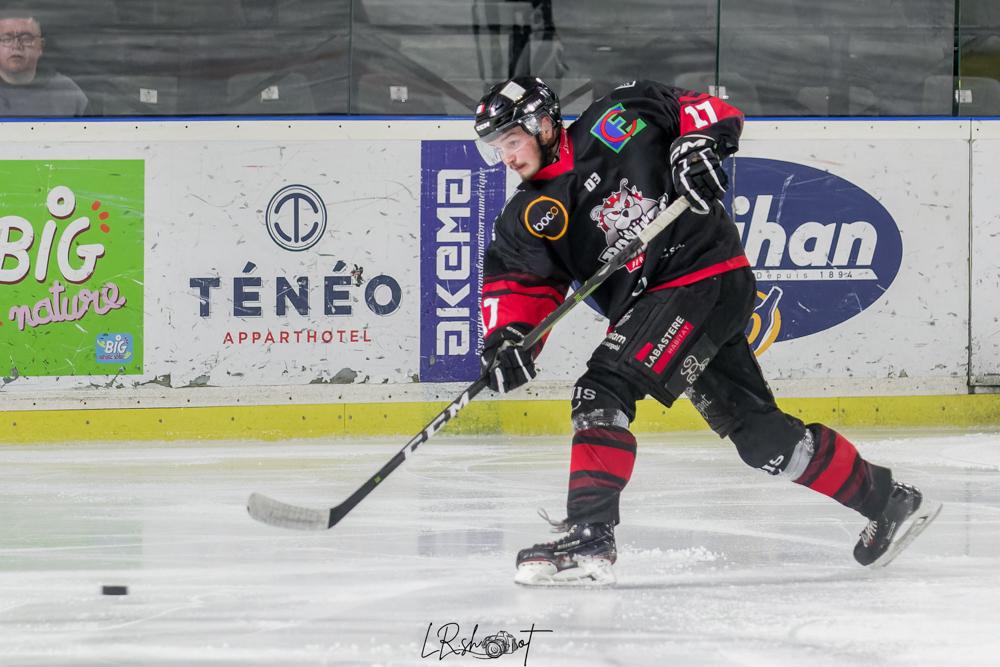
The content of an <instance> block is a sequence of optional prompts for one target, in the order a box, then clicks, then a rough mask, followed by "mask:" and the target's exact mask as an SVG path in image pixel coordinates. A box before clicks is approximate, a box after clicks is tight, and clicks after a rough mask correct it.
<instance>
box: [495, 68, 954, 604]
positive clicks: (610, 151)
mask: <svg viewBox="0 0 1000 667" xmlns="http://www.w3.org/2000/svg"><path fill="white" fill-rule="evenodd" d="M742 128H743V114H742V113H741V112H740V111H739V110H738V109H736V108H734V107H732V106H730V105H729V104H727V103H726V102H724V101H722V100H721V99H718V98H716V97H713V96H711V95H706V94H700V93H696V92H691V91H686V90H681V89H677V88H672V87H669V86H665V85H661V84H659V83H656V82H652V81H632V82H630V83H626V84H624V85H621V86H619V87H618V88H617V89H615V90H614V91H613V92H612V93H611V94H610V95H608V96H606V97H604V98H601V99H599V100H597V101H596V102H594V103H593V104H592V105H590V106H589V107H588V108H587V110H586V111H584V112H583V114H582V115H581V116H580V117H579V119H578V120H577V121H576V122H574V123H573V124H572V125H571V126H570V127H569V128H568V129H565V128H564V127H563V125H562V122H561V114H560V109H559V100H558V99H557V97H556V95H555V94H554V93H553V91H552V90H551V89H550V88H549V87H548V86H547V85H546V84H545V83H544V82H543V81H541V80H540V79H537V78H532V77H518V78H514V79H512V80H509V81H506V82H503V83H500V84H497V85H496V86H494V87H492V88H491V89H490V90H489V92H488V93H487V94H486V95H485V96H484V97H483V98H482V100H481V102H480V104H479V106H478V107H477V109H476V119H475V129H476V133H477V134H478V135H479V142H478V144H479V146H480V149H481V151H482V152H483V155H484V158H485V159H486V160H487V161H488V162H489V163H491V164H497V163H498V162H500V161H502V162H504V163H505V164H506V166H507V167H508V168H510V169H512V170H514V171H515V172H517V173H518V175H519V176H520V177H521V179H522V183H521V185H520V186H519V188H518V190H517V192H516V193H515V194H514V195H513V197H511V199H510V200H509V201H508V202H507V204H506V206H505V207H504V210H503V212H502V213H501V214H500V216H499V218H498V220H497V221H496V225H495V232H494V239H493V241H492V243H491V244H490V246H489V248H488V251H487V253H486V259H485V266H484V274H485V275H484V283H483V289H482V301H481V306H482V316H483V322H484V324H485V327H486V328H485V347H484V350H483V354H482V363H483V369H484V372H486V373H488V378H489V382H490V387H491V388H492V389H494V390H496V391H499V392H508V391H511V390H513V389H515V388H517V387H519V386H521V385H523V384H524V383H526V382H528V381H529V380H530V379H532V378H533V377H534V376H535V374H536V372H535V364H534V360H535V357H536V356H537V355H538V353H539V350H540V348H541V344H539V345H537V346H536V347H535V348H534V349H531V350H525V349H522V348H521V347H520V345H519V342H520V341H521V340H523V338H524V335H525V334H526V333H527V332H528V331H530V330H531V329H532V328H533V327H534V326H535V325H537V324H538V323H539V322H540V321H541V320H542V319H543V318H544V317H545V316H546V315H548V314H549V313H550V312H552V310H553V309H555V308H556V307H557V306H558V305H559V304H560V303H561V302H562V301H563V300H564V298H565V296H566V293H567V290H568V289H569V287H570V285H571V283H572V282H573V281H579V282H583V281H585V280H586V279H587V278H589V277H590V276H591V275H593V274H594V273H595V272H596V271H597V269H598V268H599V267H600V266H601V264H602V263H604V262H605V261H607V260H608V258H609V257H611V256H613V255H614V254H615V252H616V251H617V250H618V249H620V248H621V247H622V246H623V245H625V244H626V243H627V242H628V240H630V239H631V238H633V237H634V235H635V234H637V232H638V230H640V229H642V228H643V227H644V226H645V225H646V224H647V223H648V221H649V220H651V219H652V216H655V215H656V214H657V213H658V211H659V210H660V208H661V207H662V206H663V202H664V201H672V200H673V199H675V198H676V197H686V198H687V199H688V200H689V201H690V204H691V209H690V210H689V211H687V212H685V213H684V214H682V215H681V216H680V217H679V218H678V219H677V220H676V221H675V222H674V223H673V224H672V225H671V226H670V227H668V228H667V229H666V230H664V231H663V232H661V233H660V234H659V236H657V237H656V238H655V239H654V240H653V241H652V242H651V243H650V244H649V246H648V247H647V248H646V251H645V253H644V254H642V255H640V256H638V257H636V258H635V259H634V260H632V261H630V262H629V263H628V264H627V265H626V267H624V268H623V269H620V270H619V271H617V272H616V273H615V274H613V275H612V276H610V277H609V278H608V279H607V280H606V281H605V282H604V283H603V284H602V285H601V286H600V287H599V288H598V289H597V290H596V291H595V292H594V293H593V295H592V297H593V300H594V301H595V302H596V304H597V305H598V306H599V307H600V308H601V310H602V311H603V313H604V314H605V315H606V316H607V318H608V319H609V321H610V323H611V327H610V329H609V332H608V335H607V337H606V338H605V339H604V340H603V341H602V342H601V343H600V344H599V345H598V346H597V349H595V350H594V351H593V353H592V354H591V356H590V359H589V361H588V362H587V371H586V372H585V373H584V374H583V376H582V377H580V378H579V380H578V381H577V383H576V386H575V387H574V390H573V396H572V426H573V431H574V434H573V441H572V451H571V454H570V474H569V490H568V499H567V507H566V510H567V518H566V519H565V520H564V521H562V522H559V523H555V522H553V523H554V525H555V526H556V527H557V532H565V533H566V534H565V536H564V537H562V538H561V539H558V540H556V541H554V542H549V543H546V544H536V545H535V546H533V547H530V548H527V549H523V550H521V552H520V553H518V555H517V574H516V576H515V581H517V582H518V583H522V584H559V583H570V582H584V583H591V584H593V583H612V582H613V581H614V574H613V572H612V568H611V566H612V565H613V564H614V562H615V559H616V549H615V538H614V527H615V525H617V524H618V522H619V507H618V506H619V498H620V496H621V492H622V490H623V489H624V488H625V485H626V484H627V483H628V481H629V478H630V477H631V475H632V467H633V464H634V462H635V453H636V440H635V437H633V435H632V433H631V432H630V431H629V425H630V424H631V422H632V421H633V419H635V410H636V401H637V400H639V399H641V398H643V397H644V396H646V395H649V396H651V397H653V398H655V399H656V400H658V401H659V402H661V403H663V404H664V405H666V406H670V405H671V404H672V403H673V402H674V401H675V400H676V399H677V398H678V397H679V396H680V395H681V394H683V393H685V392H686V393H687V394H688V396H689V397H690V399H691V401H692V403H693V404H694V406H695V407H696V408H697V409H698V411H699V412H700V413H701V415H702V417H704V419H705V421H706V422H707V423H708V425H709V426H710V427H711V428H712V430H714V431H715V432H716V433H717V434H719V436H720V437H728V438H729V439H730V440H731V441H732V442H733V444H734V445H735V446H736V449H737V452H738V453H739V455H740V457H741V458H742V459H743V461H745V462H746V463H747V464H748V465H750V466H752V467H754V468H759V469H760V470H763V471H765V472H767V473H769V474H771V475H781V476H783V477H785V478H787V479H789V480H791V481H793V482H795V483H797V484H801V485H803V486H807V487H809V488H811V489H813V490H814V491H817V492H819V493H822V494H824V495H827V496H829V497H831V498H833V499H834V500H836V501H838V502H840V503H841V504H843V505H845V506H847V507H849V508H851V509H853V510H855V511H857V512H859V513H861V514H862V515H864V516H865V517H867V518H868V520H869V521H868V524H867V526H866V527H865V528H864V530H863V531H862V532H861V536H860V538H859V540H858V542H857V545H856V546H855V547H854V557H855V558H856V559H857V561H858V562H859V563H861V564H862V565H872V564H874V563H880V564H882V563H887V562H888V561H889V560H890V559H891V558H893V557H894V556H895V554H896V553H898V551H899V550H900V549H901V548H902V547H903V546H905V544H906V543H908V542H909V541H910V540H911V539H913V538H914V537H915V536H916V535H917V534H918V533H919V532H920V531H921V530H922V529H923V528H924V527H925V526H926V525H927V524H928V523H929V522H930V521H931V520H933V518H934V517H935V516H936V514H937V512H938V511H939V509H940V504H938V503H935V502H931V501H929V500H928V499H926V498H924V497H923V495H922V494H921V492H920V491H919V490H918V489H916V488H915V487H913V486H910V485H907V484H902V483H900V482H897V481H895V480H894V479H893V477H892V473H891V472H890V470H889V469H888V468H884V467H881V466H877V465H874V464H872V463H869V462H868V461H866V460H865V459H864V458H862V457H861V455H860V454H859V453H858V451H857V450H856V449H855V447H854V445H853V444H851V442H850V441H849V440H847V439H846V438H845V437H844V436H842V435H840V434H839V433H837V432H835V431H834V430H832V429H831V428H829V427H827V426H824V425H823V424H819V423H813V424H805V423H803V422H802V421H800V420H799V419H796V418H795V417H793V416H791V415H788V414H785V413H784V412H782V411H781V410H780V409H779V408H778V406H777V404H776V403H775V399H774V395H773V394H772V393H771V390H770V388H769V387H768V385H767V383H766V382H765V380H764V378H763V376H762V374H761V370H760V367H759V366H758V365H757V362H756V359H755V358H754V355H753V352H752V351H751V349H750V346H749V343H748V342H747V339H746V337H745V335H744V331H745V329H746V325H747V322H748V321H749V318H750V316H751V314H752V312H753V308H754V300H755V295H756V286H755V281H754V275H753V273H752V271H751V270H750V268H749V262H748V260H747V258H746V255H745V254H744V252H743V248H742V246H741V243H740V236H739V234H738V231H737V229H736V226H735V225H734V224H733V222H732V220H731V219H730V218H729V216H728V215H727V213H726V211H725V209H724V207H723V205H722V203H721V202H720V198H721V197H722V196H723V194H724V192H725V190H726V186H727V184H728V179H727V176H726V173H725V171H724V169H723V167H722V161H723V160H724V159H725V158H727V157H729V156H730V155H733V154H734V153H735V152H736V151H737V149H738V147H739V138H740V133H741V131H742Z"/></svg>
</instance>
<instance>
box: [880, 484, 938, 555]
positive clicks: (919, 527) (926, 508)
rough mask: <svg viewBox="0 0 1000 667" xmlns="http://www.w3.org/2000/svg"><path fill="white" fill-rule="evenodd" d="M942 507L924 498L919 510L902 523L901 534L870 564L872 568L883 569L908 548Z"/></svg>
mask: <svg viewBox="0 0 1000 667" xmlns="http://www.w3.org/2000/svg"><path fill="white" fill-rule="evenodd" d="M942 507H943V505H942V504H941V503H939V502H937V501H934V500H928V499H927V497H924V499H923V502H921V504H920V509H918V510H917V511H916V512H914V513H913V514H912V515H911V516H909V517H908V518H907V519H906V521H905V522H904V523H903V532H902V534H901V535H900V536H899V537H897V538H896V539H895V540H893V541H892V544H890V545H889V548H888V549H886V550H885V553H884V554H882V557H881V558H879V559H878V560H877V561H875V562H874V563H872V567H885V566H886V565H888V564H889V563H891V562H892V561H893V559H894V558H896V556H898V555H899V554H900V552H902V551H903V549H905V548H906V547H907V546H909V544H910V542H912V541H913V540H914V539H916V537H917V535H919V534H920V533H922V532H924V529H925V528H927V526H929V525H930V524H931V522H932V521H934V519H936V518H937V515H938V514H940V513H941V508H942Z"/></svg>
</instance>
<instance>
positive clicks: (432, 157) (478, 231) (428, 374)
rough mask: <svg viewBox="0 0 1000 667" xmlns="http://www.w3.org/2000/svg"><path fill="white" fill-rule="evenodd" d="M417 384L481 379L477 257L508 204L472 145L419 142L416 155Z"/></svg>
mask: <svg viewBox="0 0 1000 667" xmlns="http://www.w3.org/2000/svg"><path fill="white" fill-rule="evenodd" d="M420 172H421V173H420V183H421V186H420V257H421V261H420V381H421V382H460V381H461V382H464V381H470V380H473V379H475V378H476V377H478V375H479V351H480V349H481V346H482V323H481V322H480V317H479V294H480V292H481V291H482V281H483V257H484V255H485V249H486V246H487V245H488V244H489V241H490V238H491V236H492V233H493V221H494V219H495V218H496V216H497V215H498V214H499V213H500V210H501V208H502V207H503V204H504V202H505V201H506V199H507V195H506V191H505V182H506V180H505V174H504V166H503V165H502V164H501V165H496V166H494V167H487V166H486V164H485V163H484V162H483V160H482V158H481V157H480V156H479V151H478V150H477V149H476V145H475V142H473V141H425V142H422V145H421V155H420Z"/></svg>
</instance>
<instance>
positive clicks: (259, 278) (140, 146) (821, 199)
mask: <svg viewBox="0 0 1000 667" xmlns="http://www.w3.org/2000/svg"><path fill="white" fill-rule="evenodd" d="M468 134H469V128H468V127H467V123H466V122H458V121H446V120H437V121H435V120H432V121H425V120H420V121H418V120H398V119H392V120H346V119H323V120H316V119H301V120H289V121H283V120H282V121H277V120H273V119H272V120H247V119H223V120H212V121H194V120H174V121H169V122H159V121H134V122H128V121H122V122H96V123H95V122H88V121H80V122H66V123H32V122H30V121H29V122H5V123H0V136H2V138H3V142H2V144H0V146H2V147H0V170H2V173H3V176H4V183H5V185H4V188H3V189H2V190H3V192H0V248H2V249H3V250H2V251H3V253H4V261H3V264H2V266H0V285H2V290H3V293H4V295H5V298H4V299H3V301H2V303H0V305H2V309H0V323H2V324H0V353H2V356H3V358H4V361H5V362H7V361H8V357H9V363H5V366H7V367H8V368H9V370H8V368H4V377H3V378H2V379H0V383H2V389H0V408H2V409H4V410H7V411H9V412H8V416H9V415H14V416H16V417H17V421H18V422H19V424H20V426H14V425H12V424H13V421H14V420H13V419H11V420H7V419H6V417H5V421H8V422H10V423H6V424H4V425H3V426H2V429H0V440H15V441H24V440H32V439H45V437H46V436H44V435H43V434H42V433H41V432H39V431H38V429H36V427H35V424H34V423H35V422H36V421H37V425H38V427H39V428H42V427H41V425H42V424H45V427H44V428H42V430H44V431H45V432H47V433H49V435H50V436H51V437H57V438H60V439H61V437H77V434H80V433H86V432H88V428H89V427H91V426H93V427H94V431H95V437H102V434H103V437H113V436H112V435H111V434H112V433H116V432H118V431H119V430H120V431H121V432H122V433H130V434H131V435H130V437H134V434H135V433H136V432H137V431H140V432H144V433H145V432H149V434H150V435H149V437H180V436H179V434H180V433H181V432H184V436H183V437H194V436H193V435H192V433H191V431H193V432H195V433H202V432H206V431H205V429H208V430H209V431H212V430H213V429H214V431H215V432H220V435H218V436H217V437H225V436H226V434H229V435H233V436H237V435H239V436H241V437H242V436H243V435H245V434H247V433H260V434H262V436H264V437H267V434H270V433H274V435H273V436H272V437H287V436H289V435H312V434H315V435H323V434H329V433H351V434H358V433H361V434H364V433H372V434H375V433H391V432H396V431H398V430H402V431H407V430H412V428H413V426H412V425H413V424H416V425H417V427H419V426H421V425H422V424H420V423H418V422H420V421H421V420H424V419H426V418H429V417H430V416H433V414H434V413H435V412H436V411H437V409H439V407H438V406H439V405H440V404H442V403H443V402H447V401H448V400H450V399H451V398H452V397H453V396H454V395H455V394H456V393H457V392H458V391H460V390H461V388H462V387H463V386H464V385H466V384H468V383H469V382H471V381H472V380H473V379H474V378H475V376H476V374H477V372H478V361H477V359H478V347H479V345H481V324H480V322H479V317H478V304H477V294H478V291H479V287H480V286H481V267H482V257H483V252H484V248H485V246H486V244H487V243H488V240H489V238H490V234H491V230H492V222H493V219H494V218H495V216H496V214H497V213H498V212H499V210H500V208H501V207H502V205H503V203H504V201H505V200H506V197H507V196H508V195H509V193H510V192H511V191H512V189H513V187H514V186H515V185H516V183H515V181H514V180H512V179H511V178H510V177H509V176H507V175H506V174H505V173H504V172H503V171H502V170H500V169H496V168H488V167H486V165H485V164H484V163H483V162H482V161H481V160H480V158H479V157H478V153H477V152H476V150H475V147H474V144H472V143H471V142H469V141H468V140H467V139H468ZM998 142H1000V123H998V122H988V121H972V120H965V121H962V120H922V121H913V120H888V121H878V122H873V121H860V120H838V121H833V120H829V121H767V120H757V121H750V122H748V127H747V130H746V133H745V134H744V141H743V144H742V149H741V151H740V153H739V156H738V157H737V158H736V159H735V160H734V161H731V162H730V163H729V165H728V168H729V170H730V176H731V181H732V184H733V185H732V188H731V190H730V193H729V195H728V197H727V201H726V203H727V206H728V208H729V210H730V211H731V213H732V214H733V217H734V220H735V221H736V223H737V226H738V228H739V229H740V232H741V234H742V236H743V241H744V246H745V248H746V250H747V254H748V256H749V258H750V260H751V264H752V266H753V268H754V270H755V272H756V274H757V277H758V284H759V294H758V304H757V305H758V308H757V311H756V312H755V316H754V319H753V322H752V323H751V326H750V327H749V328H748V330H747V335H748V338H749V339H750V340H751V343H752V344H753V346H754V349H755V351H756V352H757V354H758V356H759V358H760V361H761V363H762V365H763V367H764V370H765V373H766V375H767V376H768V378H769V380H771V381H772V383H773V386H774V388H775V390H776V391H777V393H779V395H781V396H788V397H796V398H799V399H802V401H803V402H802V404H801V405H802V407H803V409H804V410H805V411H807V412H811V413H812V414H815V413H816V412H817V411H820V412H821V413H822V414H826V413H828V412H829V413H838V412H839V415H840V418H842V419H844V420H848V421H850V420H852V419H858V420H861V421H863V422H864V423H883V422H885V423H913V424H920V423H925V421H921V420H932V421H931V422H926V423H1000V408H997V403H996V402H995V401H994V400H993V398H992V397H989V396H974V397H970V396H968V394H969V393H970V388H975V387H979V386H985V387H988V386H990V385H997V384H1000V335H998V333H997V332H998V331H1000V298H998V295H1000V278H998V276H1000V259H998V258H1000V203H997V201H996V198H995V196H994V189H995V186H994V184H995V183H997V182H998V181H1000V165H997V163H996V161H995V159H993V156H995V155H996V149H997V148H998V146H997V144H998ZM598 187H601V188H604V189H606V190H607V195H608V196H609V197H610V195H612V194H613V193H615V192H616V191H620V190H621V188H623V187H626V185H625V184H621V183H602V184H600V185H599V186H598ZM596 215H597V214H596V213H595V219H594V224H598V220H597V219H596ZM606 326H607V323H606V321H605V320H604V319H603V318H602V317H601V316H600V315H599V314H598V313H597V312H595V311H594V310H592V309H590V308H589V307H584V306H581V307H579V308H577V309H576V310H575V311H574V312H573V313H572V315H571V316H570V317H569V318H568V320H567V321H566V322H563V323H561V324H560V325H559V327H557V329H556V330H555V332H554V333H553V335H552V337H551V338H550V341H549V343H548V345H547V348H546V351H545V353H544V354H543V356H542V357H541V359H540V366H541V368H542V373H541V375H540V377H539V381H538V383H537V385H536V386H535V387H533V388H531V390H530V391H526V392H524V395H523V396H516V397H515V399H514V400H510V399H508V400H505V401H497V402H495V403H491V404H487V403H482V404H481V407H480V406H475V405H474V406H470V408H468V410H467V413H465V414H463V418H462V419H460V420H456V422H455V424H454V425H453V426H449V429H450V430H451V429H453V428H454V429H460V428H462V427H461V425H460V424H462V423H463V422H464V423H465V424H466V428H468V429H471V430H489V431H504V432H534V431H539V432H561V431H562V430H564V429H565V428H568V426H567V423H568V420H567V419H562V418H560V419H559V420H558V423H555V420H553V419H552V416H551V415H552V414H553V410H558V411H560V414H562V411H563V409H564V406H563V405H562V401H561V399H563V398H564V397H565V396H567V395H568V387H569V386H570V385H571V384H572V381H573V380H574V379H575V377H577V376H578V375H579V373H580V372H581V371H582V370H583V368H584V364H585V360H586V356H587V354H588V353H589V350H590V349H592V348H593V347H594V346H596V345H597V344H598V343H599V342H600V340H601V338H602V337H603V335H604V332H605V330H606ZM331 404H335V405H331ZM248 405H249V406H260V407H254V408H250V409H248V408H245V407H243V406H248ZM387 406H388V407H387ZM177 407H199V408H202V410H199V411H193V410H188V411H185V412H184V413H183V416H181V415H180V414H179V413H178V412H176V410H173V409H174V408H177ZM93 408H113V409H115V410H116V411H117V412H115V413H113V414H112V413H110V412H107V411H102V412H101V413H99V414H100V417H96V415H97V414H98V413H94V412H93V411H92V409H93ZM644 408H645V409H644V410H643V411H641V413H640V414H641V417H640V419H641V421H643V420H644V421H643V424H645V426H646V427H648V428H649V429H652V430H660V429H663V428H693V427H696V426H697V425H698V421H697V417H696V416H695V415H694V413H693V412H692V411H690V410H689V409H688V407H687V406H684V407H682V408H681V409H679V410H675V411H672V413H671V415H670V416H669V418H668V417H666V416H665V415H661V414H660V413H661V412H662V411H661V410H660V409H659V408H658V406H655V405H651V406H644ZM876 409H877V410H878V412H875V410H876ZM74 411H76V412H74ZM480 413H481V414H480ZM508 413H509V414H508ZM848 413H850V414H848ZM197 415H200V416H197ZM866 415H867V417H866ZM202 417H203V418H204V419H203V420H202ZM199 420H202V421H203V422H204V423H200V424H199ZM907 420H909V421H907ZM87 422H90V423H87ZM171 424H172V426H171Z"/></svg>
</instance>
